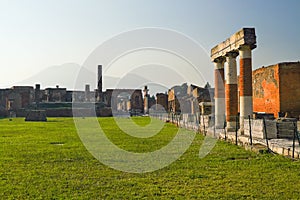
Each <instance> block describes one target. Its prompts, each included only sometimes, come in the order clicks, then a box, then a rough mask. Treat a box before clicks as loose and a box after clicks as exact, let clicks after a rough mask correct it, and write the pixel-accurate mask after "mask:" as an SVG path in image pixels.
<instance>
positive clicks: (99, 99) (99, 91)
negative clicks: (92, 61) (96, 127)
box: [97, 65, 103, 102]
mask: <svg viewBox="0 0 300 200" xmlns="http://www.w3.org/2000/svg"><path fill="white" fill-rule="evenodd" d="M97 91H98V94H97V101H98V102H102V101H103V99H102V65H98V84H97Z"/></svg>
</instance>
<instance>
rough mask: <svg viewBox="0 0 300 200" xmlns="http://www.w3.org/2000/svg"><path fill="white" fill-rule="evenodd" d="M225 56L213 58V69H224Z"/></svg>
mask: <svg viewBox="0 0 300 200" xmlns="http://www.w3.org/2000/svg"><path fill="white" fill-rule="evenodd" d="M225 61H226V59H225V57H218V58H216V59H215V60H214V65H215V69H224V63H225Z"/></svg>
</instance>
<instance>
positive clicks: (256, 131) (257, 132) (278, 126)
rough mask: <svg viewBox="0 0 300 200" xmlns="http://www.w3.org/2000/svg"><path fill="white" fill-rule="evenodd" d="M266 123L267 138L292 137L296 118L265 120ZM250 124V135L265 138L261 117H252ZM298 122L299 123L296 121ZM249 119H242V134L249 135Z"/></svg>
mask: <svg viewBox="0 0 300 200" xmlns="http://www.w3.org/2000/svg"><path fill="white" fill-rule="evenodd" d="M265 123H266V131H267V137H268V139H276V138H289V139H292V138H293V137H294V124H295V123H296V125H297V122H296V119H284V118H283V119H277V120H265ZM250 124H251V133H252V137H255V138H261V139H265V138H266V136H265V133H264V131H265V130H264V124H263V120H262V119H253V120H250ZM298 124H300V123H299V122H298ZM249 127H250V125H249V120H248V119H246V120H245V121H244V134H245V135H246V136H250V132H249V131H250V129H249ZM299 128H300V127H299V125H298V130H299Z"/></svg>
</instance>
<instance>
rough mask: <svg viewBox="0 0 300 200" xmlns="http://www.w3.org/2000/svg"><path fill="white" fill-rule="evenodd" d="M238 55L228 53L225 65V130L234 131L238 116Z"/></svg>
mask: <svg viewBox="0 0 300 200" xmlns="http://www.w3.org/2000/svg"><path fill="white" fill-rule="evenodd" d="M237 56H238V53H237V52H235V51H233V52H228V53H227V54H226V62H227V63H226V65H225V79H226V84H225V102H226V123H227V126H226V130H227V131H235V130H236V116H237V115H238V90H237V68H236V57H237Z"/></svg>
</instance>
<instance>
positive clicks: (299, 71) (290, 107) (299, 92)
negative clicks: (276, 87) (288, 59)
mask: <svg viewBox="0 0 300 200" xmlns="http://www.w3.org/2000/svg"><path fill="white" fill-rule="evenodd" d="M279 74H280V101H281V103H280V112H283V113H286V112H287V114H288V117H295V118H298V117H299V115H300V62H293V63H281V64H279Z"/></svg>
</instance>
